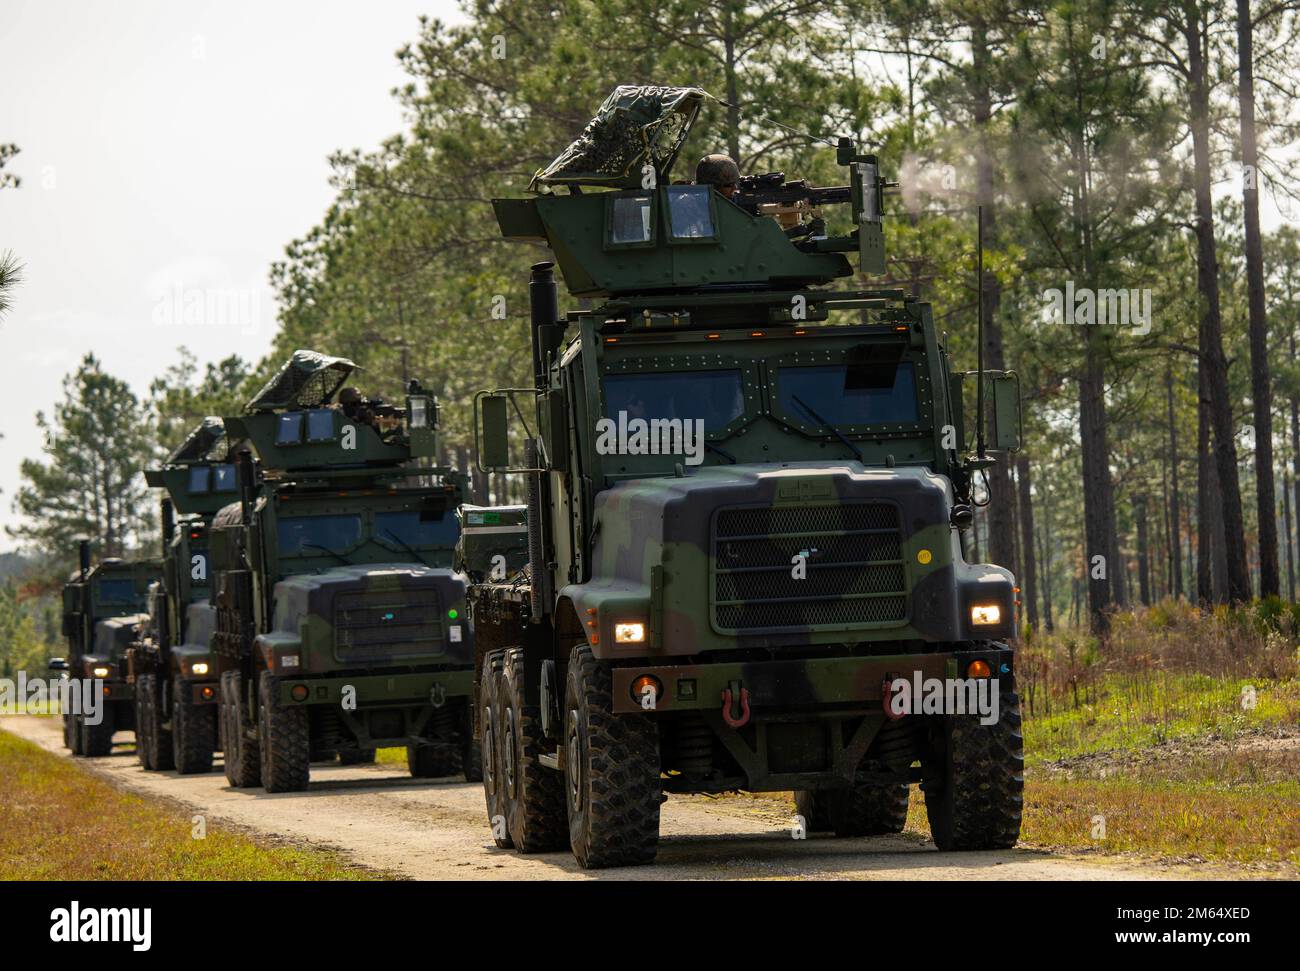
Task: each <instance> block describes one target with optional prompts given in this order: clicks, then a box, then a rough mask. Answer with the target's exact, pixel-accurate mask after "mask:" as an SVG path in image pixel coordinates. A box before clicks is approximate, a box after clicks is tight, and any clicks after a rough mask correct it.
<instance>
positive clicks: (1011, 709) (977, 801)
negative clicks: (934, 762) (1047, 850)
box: [925, 690, 1025, 850]
mask: <svg viewBox="0 0 1300 971" xmlns="http://www.w3.org/2000/svg"><path fill="white" fill-rule="evenodd" d="M999 708H1000V711H999V715H998V720H997V721H996V722H995V723H994V724H992V725H981V724H980V723H979V716H977V715H953V716H949V717H948V725H947V732H946V740H947V749H948V750H947V756H946V768H945V778H944V782H945V784H944V787H943V788H942V789H940V790H938V791H937V792H933V793H931V792H929V791H927V792H926V797H925V808H926V815H927V816H928V817H929V819H930V835H931V838H932V839H933V840H934V843H935V845H936V846H937V847H938V848H939V849H940V850H1001V849H1010V848H1011V847H1013V846H1015V845H1016V842H1017V841H1018V840H1019V838H1020V817H1021V811H1022V809H1023V806H1024V786H1025V776H1024V770H1025V756H1024V739H1023V738H1022V736H1021V731H1020V726H1021V718H1020V698H1019V696H1018V695H1017V694H1016V692H1015V691H1014V690H1013V691H1009V692H1005V693H1003V694H1002V697H1001V700H1000V704H999Z"/></svg>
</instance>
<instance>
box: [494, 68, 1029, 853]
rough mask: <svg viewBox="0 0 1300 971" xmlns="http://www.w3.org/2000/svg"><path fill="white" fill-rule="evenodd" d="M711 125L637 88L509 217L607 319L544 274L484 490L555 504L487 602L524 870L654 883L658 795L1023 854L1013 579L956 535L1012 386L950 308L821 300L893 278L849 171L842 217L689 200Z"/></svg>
mask: <svg viewBox="0 0 1300 971" xmlns="http://www.w3.org/2000/svg"><path fill="white" fill-rule="evenodd" d="M706 97H707V96H706V95H705V93H704V92H702V91H700V90H698V89H691V88H662V87H654V88H648V87H632V86H625V87H620V88H618V89H616V90H615V91H614V93H613V94H611V95H610V97H609V98H608V100H607V101H606V102H605V103H604V105H603V106H602V107H601V109H600V112H599V114H598V115H597V117H596V118H595V119H594V120H593V122H592V123H591V124H590V125H589V126H588V127H587V129H586V130H585V132H584V133H583V134H582V136H581V137H579V138H578V140H577V141H576V142H574V144H573V145H571V146H570V147H569V148H568V149H567V150H566V151H565V152H564V153H563V154H562V155H560V156H559V157H558V158H557V159H556V160H555V162H553V163H552V164H551V165H550V166H549V167H547V168H546V169H544V170H542V171H541V172H539V173H538V174H537V176H536V177H535V178H534V180H533V185H532V188H533V190H534V195H533V196H531V197H529V198H524V199H501V200H495V201H494V203H493V205H494V207H495V211H496V215H497V219H498V222H499V224H500V227H501V231H502V233H503V234H504V235H505V236H506V237H508V238H510V239H515V240H527V241H530V242H533V243H544V244H546V245H547V246H549V247H550V249H551V251H552V252H553V254H554V257H555V261H556V262H558V264H559V269H560V272H561V273H562V275H563V278H564V282H565V284H566V286H567V288H568V291H569V293H570V295H572V296H573V297H575V298H581V299H582V300H583V301H584V303H585V304H586V305H587V306H589V307H590V308H591V309H581V310H576V311H571V312H569V313H567V314H565V315H564V316H560V314H559V312H558V298H557V288H556V284H555V280H554V274H553V264H551V263H538V264H536V265H534V266H533V268H532V275H531V279H530V283H529V292H530V302H531V329H532V345H533V359H532V365H533V386H532V387H529V388H523V389H498V390H495V391H491V392H481V393H480V394H479V395H478V396H477V397H476V434H477V435H478V436H479V440H478V442H477V443H476V446H477V451H478V455H479V462H480V467H481V468H482V470H484V471H488V472H499V473H512V474H517V475H522V476H525V477H526V479H527V497H528V506H527V508H528V516H527V522H528V544H529V557H528V568H527V574H526V577H525V579H524V581H522V582H521V581H520V580H519V578H517V577H516V578H510V579H508V580H504V581H491V580H488V581H484V582H479V583H476V584H475V585H474V586H473V588H472V591H471V612H472V615H473V619H474V623H475V636H476V643H477V644H478V651H479V654H480V665H481V667H480V674H479V678H480V682H481V694H480V702H479V709H480V710H479V711H478V712H477V713H476V714H477V718H476V731H477V732H478V737H479V738H480V740H481V745H482V753H483V754H482V758H483V773H484V788H485V796H486V800H487V809H488V816H489V819H490V820H492V821H493V824H494V826H493V830H494V835H495V836H496V838H497V843H498V845H501V846H510V845H513V846H514V847H515V848H516V849H518V850H520V851H522V852H534V851H541V850H549V849H554V848H558V847H563V846H564V845H565V844H568V845H569V846H570V847H571V849H572V851H573V853H574V855H575V856H576V858H577V860H578V862H579V863H580V864H581V865H582V866H584V867H603V866H614V865H628V864H641V863H646V862H648V861H650V860H652V859H653V858H654V856H655V854H656V845H657V840H658V834H659V813H660V803H661V801H662V800H663V799H665V798H666V795H665V794H667V793H720V792H725V791H731V790H750V791H755V792H763V791H794V792H795V793H796V801H797V806H798V814H799V817H800V818H799V819H798V820H797V821H796V820H792V828H793V827H795V826H798V827H801V831H815V830H825V829H830V830H833V831H834V832H835V833H836V834H838V835H840V836H861V835H867V834H878V833H889V832H897V831H899V830H901V829H902V827H903V825H904V820H905V818H906V814H907V808H908V798H909V785H910V784H912V783H920V787H921V789H922V791H923V792H924V798H925V807H926V811H927V814H928V816H929V822H930V829H931V833H932V835H933V838H934V841H935V843H936V844H937V845H938V847H939V848H940V849H944V850H950V849H971V850H975V849H990V848H996V847H1007V846H1011V845H1013V844H1014V843H1015V842H1016V840H1017V838H1018V834H1019V828H1020V810H1021V790H1022V785H1023V783H1022V746H1021V735H1020V712H1019V701H1018V699H1017V696H1016V693H1015V676H1014V651H1013V647H1012V642H1013V637H1014V634H1015V619H1014V618H1015V613H1014V607H1015V604H1014V600H1015V588H1014V580H1013V577H1012V576H1011V574H1010V573H1009V572H1008V571H1007V570H1005V569H1003V568H1001V567H999V566H994V565H991V564H984V563H969V562H967V561H966V559H965V557H964V556H963V552H962V544H961V542H960V533H961V531H962V530H963V529H965V528H968V527H969V526H970V524H971V522H972V519H973V513H972V505H973V503H974V502H975V501H976V496H974V495H972V491H973V485H974V480H975V479H976V477H977V476H978V475H979V474H980V473H981V472H982V470H984V469H986V468H987V467H989V465H991V463H992V462H993V461H995V459H994V457H993V454H992V453H994V452H997V451H1006V450H1011V449H1014V448H1017V447H1018V436H1019V397H1018V390H1017V389H1018V384H1017V381H1016V378H1015V375H1014V374H1011V373H994V372H989V373H974V374H972V373H963V372H961V371H959V370H957V369H956V367H955V365H954V362H953V361H952V360H951V358H950V354H949V350H948V342H947V339H946V336H945V335H941V334H940V333H939V332H938V330H937V329H936V327H935V323H934V319H933V315H932V312H931V308H930V306H929V305H928V304H927V303H925V302H923V301H920V300H916V299H912V298H911V297H909V296H908V295H907V294H905V293H903V292H901V291H899V290H896V289H891V288H887V287H876V288H859V289H832V288H830V287H829V286H828V285H829V284H831V283H832V282H833V281H835V280H836V279H838V278H841V277H847V276H850V275H852V273H853V268H852V266H851V264H850V261H849V259H848V256H849V255H851V254H854V253H856V254H857V262H858V264H859V268H860V271H861V272H862V273H863V274H866V275H877V276H878V275H881V274H883V273H884V272H885V258H884V232H883V206H884V200H885V190H886V188H887V184H886V182H885V180H884V179H883V178H882V176H881V173H880V164H879V160H878V159H877V158H876V157H875V156H873V155H870V154H863V153H860V152H859V151H858V150H857V149H856V148H855V146H854V144H853V143H852V141H851V140H849V139H840V140H839V141H838V143H837V145H836V148H835V155H836V161H837V163H838V164H839V165H841V166H843V167H844V168H845V169H846V172H847V179H846V181H847V183H848V184H847V185H841V186H832V187H826V188H824V189H822V188H814V187H810V186H808V185H807V184H806V183H804V182H799V181H788V180H786V179H785V178H784V176H783V175H781V174H779V173H777V174H764V175H763V176H761V177H758V178H752V177H751V178H749V179H746V180H741V184H740V185H739V186H738V188H739V190H740V191H738V192H736V193H735V194H734V196H730V197H729V196H728V195H727V194H724V190H730V188H731V187H730V186H716V185H710V184H703V185H699V184H690V183H681V182H674V181H673V180H672V175H671V169H672V165H673V161H674V158H675V157H676V155H677V153H678V151H679V150H680V147H681V145H682V142H683V140H684V139H685V137H686V135H687V133H688V132H689V130H690V128H691V125H692V123H693V122H694V121H695V119H696V117H697V115H698V112H699V110H700V107H701V105H702V104H703V103H704V101H705V98H706ZM831 206H839V207H840V212H841V215H840V216H837V215H836V213H835V212H834V211H830V207H831ZM823 207H824V208H825V209H826V210H827V211H826V212H825V213H824V214H823V212H822V209H823ZM844 210H847V211H844ZM774 216H776V217H779V218H773V217H774ZM791 216H793V217H794V218H793V219H791V218H789V217H791ZM805 216H808V217H812V218H809V219H805V218H804V217H805ZM793 223H798V224H800V225H792V224H793ZM837 224H839V225H842V226H843V227H844V231H843V232H840V233H832V232H828V230H827V227H828V226H829V227H834V226H836V225H837ZM970 385H974V386H975V387H974V388H971V389H970V390H971V391H974V392H975V393H976V394H975V397H976V402H975V407H976V412H977V415H978V419H977V424H975V426H974V427H975V429H976V431H977V434H976V435H975V440H976V447H975V448H974V449H971V448H969V447H968V446H967V443H966V435H965V429H966V427H967V425H966V422H965V421H964V418H963V388H964V387H968V386H970ZM967 394H969V392H967ZM986 411H987V412H988V417H989V419H990V420H988V421H985V420H984V418H985V413H986ZM515 416H518V417H520V418H523V417H524V416H527V419H528V420H527V421H526V423H525V422H522V421H521V423H520V424H524V425H525V427H523V428H522V429H521V428H519V427H517V426H515V425H514V424H513V422H512V418H514V417H515ZM638 423H639V424H638ZM990 428H991V430H992V431H991V434H990V435H987V436H986V434H985V432H986V429H990ZM692 430H694V431H695V432H696V434H695V435H694V436H692V434H691V432H692ZM521 437H522V439H523V450H522V458H520V457H518V447H517V446H518V443H519V441H520V438H521ZM692 439H693V440H692ZM660 446H664V447H660ZM972 452H973V453H974V454H971V453H972ZM512 454H513V455H514V456H515V457H514V458H513V459H512ZM914 678H915V679H918V680H917V681H916V682H915V683H917V684H928V683H931V682H932V681H934V679H939V681H938V683H940V684H941V685H942V684H945V683H948V682H951V683H954V684H955V685H956V686H957V687H958V688H960V689H961V691H962V692H965V691H966V690H967V688H968V687H969V688H971V689H974V690H976V691H983V692H985V695H984V697H991V698H992V699H993V701H994V702H995V705H994V707H993V709H992V714H991V723H989V724H982V723H981V717H983V716H981V715H979V714H975V713H965V714H963V713H960V710H961V709H960V706H959V705H956V704H954V705H951V706H949V708H947V709H943V710H942V711H940V710H935V709H931V708H928V707H927V708H924V709H923V708H922V706H921V704H920V703H919V702H918V703H917V704H916V705H915V706H911V705H909V704H908V703H907V702H906V699H905V698H904V697H903V691H904V683H907V684H911V683H912V682H913V679H914ZM980 681H983V685H982V686H981V685H980V683H979V682H980ZM995 689H996V690H997V692H998V693H996V694H995V693H994V691H995ZM956 694H957V692H954V695H956ZM963 696H965V697H970V696H969V695H963ZM999 701H1000V703H998V702H999ZM900 702H901V703H900ZM909 709H910V710H909ZM923 711H930V712H931V713H929V714H925V713H923Z"/></svg>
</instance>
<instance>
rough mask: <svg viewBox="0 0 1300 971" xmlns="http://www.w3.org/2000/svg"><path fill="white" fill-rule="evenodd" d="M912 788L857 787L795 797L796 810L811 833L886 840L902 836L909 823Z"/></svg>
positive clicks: (813, 791)
mask: <svg viewBox="0 0 1300 971" xmlns="http://www.w3.org/2000/svg"><path fill="white" fill-rule="evenodd" d="M907 799H908V787H907V786H906V785H905V784H902V783H899V784H897V785H888V786H869V785H855V786H853V787H852V788H845V789H818V790H811V789H809V790H803V791H801V792H797V793H795V808H796V809H797V810H798V812H799V815H801V816H803V817H804V826H805V827H806V828H807V830H808V832H810V833H816V832H825V831H826V830H831V831H833V832H834V833H835V835H836V836H883V835H884V834H886V833H901V832H902V831H903V826H904V825H906V823H907Z"/></svg>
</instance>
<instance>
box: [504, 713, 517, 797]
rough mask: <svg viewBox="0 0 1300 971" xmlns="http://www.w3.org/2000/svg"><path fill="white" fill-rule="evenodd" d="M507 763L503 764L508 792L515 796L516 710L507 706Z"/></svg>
mask: <svg viewBox="0 0 1300 971" xmlns="http://www.w3.org/2000/svg"><path fill="white" fill-rule="evenodd" d="M505 719H506V724H505V740H504V741H505V744H504V745H503V746H502V747H503V748H504V749H505V765H504V766H503V769H504V773H503V774H504V775H505V783H506V794H507V795H509V796H513V795H514V794H515V710H514V709H513V708H507V709H506V710H505Z"/></svg>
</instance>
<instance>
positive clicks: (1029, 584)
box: [1016, 452, 1038, 630]
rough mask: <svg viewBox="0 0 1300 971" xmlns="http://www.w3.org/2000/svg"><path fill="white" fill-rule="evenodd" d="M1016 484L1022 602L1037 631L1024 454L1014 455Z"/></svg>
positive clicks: (1031, 515)
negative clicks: (1017, 490) (1018, 509)
mask: <svg viewBox="0 0 1300 971" xmlns="http://www.w3.org/2000/svg"><path fill="white" fill-rule="evenodd" d="M1016 484H1017V486H1018V488H1019V493H1020V494H1019V497H1018V498H1019V501H1018V503H1017V505H1018V506H1019V508H1020V559H1021V569H1022V570H1023V576H1019V577H1018V579H1019V580H1020V586H1021V587H1022V588H1023V591H1024V596H1023V598H1022V599H1023V600H1024V602H1025V606H1026V613H1027V615H1028V620H1029V629H1030V630H1038V564H1036V563H1035V562H1034V505H1033V500H1032V498H1031V496H1030V485H1029V457H1028V456H1027V455H1025V453H1024V452H1019V453H1017V455H1016Z"/></svg>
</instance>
